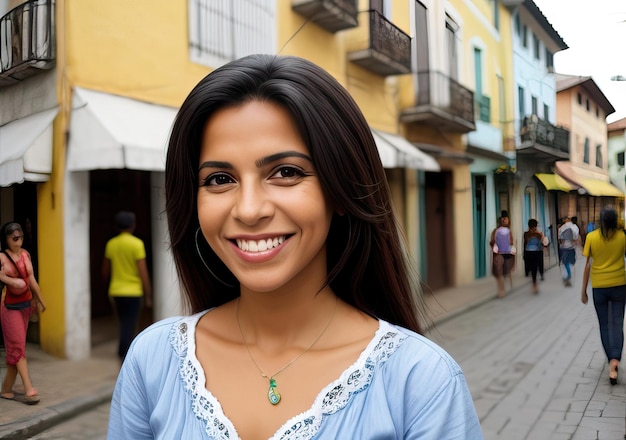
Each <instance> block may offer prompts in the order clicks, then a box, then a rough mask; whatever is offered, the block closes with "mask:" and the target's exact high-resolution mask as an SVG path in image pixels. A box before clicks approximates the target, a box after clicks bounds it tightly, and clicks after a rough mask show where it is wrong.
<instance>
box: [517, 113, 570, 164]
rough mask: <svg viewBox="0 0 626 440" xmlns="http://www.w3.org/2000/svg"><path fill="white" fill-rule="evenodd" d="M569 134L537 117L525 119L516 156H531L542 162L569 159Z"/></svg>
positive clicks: (563, 129)
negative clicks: (542, 160)
mask: <svg viewBox="0 0 626 440" xmlns="http://www.w3.org/2000/svg"><path fill="white" fill-rule="evenodd" d="M569 134H570V133H569V130H567V129H565V128H563V127H555V126H554V125H552V124H550V123H549V122H547V121H544V120H543V119H539V118H538V117H537V115H532V116H530V117H525V118H524V120H523V121H522V127H521V129H520V140H521V145H520V146H519V147H518V148H517V154H532V155H533V157H534V158H538V159H544V160H555V159H569Z"/></svg>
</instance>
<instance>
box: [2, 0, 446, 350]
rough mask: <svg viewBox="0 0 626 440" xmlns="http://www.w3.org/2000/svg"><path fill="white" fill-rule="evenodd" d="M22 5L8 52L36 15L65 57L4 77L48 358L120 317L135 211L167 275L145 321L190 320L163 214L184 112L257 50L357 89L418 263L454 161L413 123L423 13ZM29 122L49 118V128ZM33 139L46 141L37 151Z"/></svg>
mask: <svg viewBox="0 0 626 440" xmlns="http://www.w3.org/2000/svg"><path fill="white" fill-rule="evenodd" d="M9 3H10V4H8V5H4V4H3V3H1V2H0V14H2V16H7V17H9V18H8V20H9V21H10V22H11V23H12V24H13V25H14V26H13V29H15V36H13V37H11V41H3V43H2V44H3V47H8V45H10V44H13V43H15V42H16V41H18V39H19V38H24V35H25V34H24V33H23V32H22V31H21V30H20V29H19V28H18V27H17V26H15V24H16V23H18V21H20V20H22V19H23V17H30V16H31V15H32V14H33V13H31V12H29V11H35V10H36V11H38V12H37V14H41V15H42V17H43V16H45V17H48V18H49V24H48V27H47V28H44V29H39V28H37V29H38V32H40V33H41V34H42V40H45V41H44V42H43V43H41V45H42V50H43V49H45V48H50V47H52V48H54V50H55V51H54V52H53V53H50V54H48V64H41V63H39V61H40V60H39V59H38V58H37V57H35V56H32V55H31V56H30V58H31V59H29V65H28V66H27V69H26V70H27V74H28V75H26V76H24V75H23V74H20V73H19V72H18V71H19V69H21V68H22V67H20V66H21V64H20V65H19V66H18V64H14V65H13V64H9V67H8V68H7V69H3V70H2V71H0V86H2V87H0V99H1V100H2V103H3V105H2V106H1V108H2V110H1V111H0V128H1V129H2V130H3V131H2V132H0V134H6V133H8V132H7V131H6V127H9V128H10V129H11V131H10V134H11V136H12V138H13V139H15V140H19V142H20V145H21V146H20V148H21V150H20V151H21V155H20V154H18V159H19V160H18V161H17V162H19V163H17V162H16V161H15V160H13V159H11V160H9V159H7V160H5V159H4V158H3V159H2V160H1V161H0V165H1V166H2V167H4V166H8V164H11V166H12V168H11V170H12V173H13V174H10V175H7V178H6V179H4V180H2V182H1V184H2V185H3V187H4V188H2V190H0V201H2V209H1V210H0V214H1V215H2V221H3V222H4V221H6V220H8V219H10V218H16V219H17V218H18V215H17V214H20V215H22V213H24V214H23V215H22V217H20V221H23V222H26V221H27V220H28V221H31V222H32V225H33V227H34V228H35V231H34V232H33V238H34V241H35V242H34V243H33V249H35V250H36V255H37V261H38V278H39V281H40V285H41V288H42V292H43V294H44V295H45V298H46V301H47V305H48V310H47V311H46V312H45V313H44V314H43V316H42V317H41V322H40V332H39V334H40V343H41V345H42V347H43V349H44V350H46V351H48V352H50V353H52V354H55V355H57V356H61V357H67V358H71V359H79V358H84V357H87V356H89V352H90V347H91V343H92V340H91V332H90V329H91V327H92V324H93V325H96V324H94V323H97V322H99V318H106V317H107V316H110V315H111V313H112V311H111V307H110V305H109V301H108V298H107V295H106V286H105V285H104V282H103V281H102V280H101V276H100V267H101V263H102V256H103V252H104V245H105V243H106V240H107V239H108V238H110V237H111V236H112V235H113V234H114V230H113V216H114V214H115V213H116V212H117V211H118V210H120V209H129V210H133V211H134V212H135V213H136V214H137V228H136V231H135V232H136V235H138V236H139V237H141V238H143V239H144V241H145V242H146V247H147V254H148V262H149V269H150V272H151V274H152V277H153V283H154V297H155V300H154V311H153V315H151V316H144V317H143V322H142V324H147V323H149V322H151V321H152V320H156V319H160V318H163V317H165V316H169V315H172V314H176V313H179V312H180V301H179V296H178V295H179V293H178V287H177V283H176V277H175V273H174V269H173V263H172V261H171V258H170V256H169V253H168V251H167V248H168V238H167V230H166V229H167V228H166V222H165V216H164V214H163V210H164V197H163V180H164V173H163V171H164V157H165V148H166V143H167V137H168V134H169V129H170V127H171V123H172V121H173V119H174V117H175V115H176V109H177V107H178V106H179V105H180V104H181V102H182V101H183V99H184V98H185V97H186V96H187V94H188V92H189V91H190V90H191V88H192V87H193V86H194V85H195V84H196V83H197V82H198V81H199V80H200V79H201V78H202V77H203V76H205V75H206V74H208V73H209V72H210V71H211V70H213V69H214V68H216V67H218V66H219V65H221V64H224V63H225V62H228V61H229V60H231V59H234V58H238V57H240V56H243V55H246V54H248V53H255V52H265V53H278V54H294V55H299V56H302V57H305V58H308V59H310V60H312V61H314V62H316V63H318V64H320V65H321V66H323V67H324V68H325V69H327V70H328V71H329V72H331V74H333V75H334V76H335V77H336V78H337V79H338V80H339V81H340V82H341V83H342V84H344V86H345V87H346V88H347V89H348V90H349V91H350V93H351V94H352V95H353V96H354V97H355V99H356V101H357V102H358V104H359V105H360V106H361V108H362V109H363V112H364V114H365V116H366V118H367V120H368V121H369V122H370V125H371V127H372V130H373V135H374V137H375V140H376V142H377V145H378V147H379V151H380V154H381V159H382V160H383V164H384V165H385V167H386V168H387V170H388V178H389V183H390V185H391V188H392V192H393V197H394V205H395V209H396V211H397V214H398V216H399V218H400V219H401V222H402V223H403V224H404V225H405V227H406V230H407V235H408V237H409V239H410V241H411V250H412V252H413V253H414V254H415V255H416V257H419V245H420V242H419V237H418V235H419V233H420V232H421V231H423V230H424V228H423V227H420V211H419V203H420V196H421V194H420V191H421V192H423V186H420V185H422V184H423V182H420V181H419V179H420V178H423V176H424V173H427V174H428V172H434V171H437V170H439V164H438V163H437V162H436V161H435V160H433V158H432V157H430V156H428V155H427V154H424V153H423V152H421V151H420V150H419V149H418V148H416V147H415V146H414V145H412V144H411V143H409V142H408V141H407V139H406V138H405V137H403V136H405V135H408V134H409V133H410V130H409V129H408V127H409V126H410V124H411V122H409V123H408V125H407V124H401V123H400V121H401V120H402V116H401V113H402V111H404V110H403V109H406V108H407V107H415V105H414V104H410V105H408V106H407V105H404V106H403V105H402V104H403V101H405V100H406V93H405V92H404V91H402V88H403V86H407V85H408V86H409V87H410V86H411V84H412V82H414V81H415V80H416V75H414V74H411V73H410V72H411V71H414V69H415V65H414V58H415V56H414V55H413V54H414V51H415V50H416V47H415V44H414V41H415V39H413V40H412V39H411V35H412V34H414V32H415V31H416V27H415V26H416V25H415V20H412V17H415V12H416V11H415V10H414V6H412V5H413V2H411V1H408V0H407V1H402V2H400V1H398V2H393V7H390V5H391V3H389V2H385V4H384V5H383V4H382V3H383V2H371V3H372V4H371V5H370V2H369V1H366V0H360V1H357V0H343V1H336V2H328V1H324V2H322V1H302V0H276V1H275V2H273V1H267V0H220V1H218V0H178V1H172V0H135V1H132V2H127V1H122V0H110V1H106V2H104V1H101V0H81V1H67V0H30V1H26V2H24V1H13V2H9ZM329 5H331V7H329ZM2 6H4V9H5V10H2V9H1V7H2ZM14 7H15V8H17V9H19V10H20V11H21V12H19V14H21V15H19V16H18V15H16V14H15V11H14V9H13V8H14ZM25 11H26V12H25ZM29 14H30V15H29ZM235 16H236V19H235ZM38 23H39V22H35V21H33V25H34V26H35V27H37V26H40V25H39V24H38ZM38 63H39V64H38ZM410 94H411V95H412V96H413V97H415V93H414V92H411V93H410ZM25 97H26V98H29V99H28V100H25V99H24V98H25ZM38 97H39V98H41V99H39V100H38V99H37V98H38ZM5 103H8V105H5ZM413 110H415V109H413ZM413 110H409V113H411V112H412V113H411V114H414V113H415V112H418V113H419V110H415V111H413ZM410 117H413V116H410ZM29 118H35V119H37V121H36V122H37V124H35V125H36V127H37V130H35V131H33V127H35V125H33V123H32V119H29ZM31 132H32V134H33V135H34V134H37V135H38V138H37V139H34V140H33V139H31V137H32V136H30V137H29V136H28V134H29V133H31ZM39 135H41V136H44V137H45V139H43V140H42V139H39V138H40V137H41V136H39ZM2 139H3V140H4V137H2ZM22 150H23V151H22ZM40 150H41V151H43V152H44V153H45V154H40V153H39V152H40ZM0 151H4V145H3V146H2V148H0ZM46 155H47V156H49V160H48V162H46V163H45V164H43V165H42V166H40V167H39V168H38V167H37V166H35V165H37V164H36V163H35V162H36V161H34V160H33V158H32V157H30V156H35V158H37V159H45V157H44V156H46ZM14 162H15V163H14ZM33 164H34V165H33ZM46 166H47V168H46ZM20 167H21V168H20ZM1 170H2V169H0V171H1ZM20 173H21V174H20ZM2 176H3V174H2V173H0V177H2ZM420 176H421V177H420ZM420 188H422V189H420ZM450 194H454V191H453V190H450ZM18 197H19V198H20V201H19V202H17V201H15V199H17V198H18Z"/></svg>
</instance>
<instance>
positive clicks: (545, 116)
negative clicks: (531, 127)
mask: <svg viewBox="0 0 626 440" xmlns="http://www.w3.org/2000/svg"><path fill="white" fill-rule="evenodd" d="M543 120H544V121H549V120H550V108H549V107H548V104H544V105H543Z"/></svg>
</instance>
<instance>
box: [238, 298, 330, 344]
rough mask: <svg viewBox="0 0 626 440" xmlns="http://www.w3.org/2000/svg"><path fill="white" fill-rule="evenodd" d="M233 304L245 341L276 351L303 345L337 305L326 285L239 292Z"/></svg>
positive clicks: (324, 322)
mask: <svg viewBox="0 0 626 440" xmlns="http://www.w3.org/2000/svg"><path fill="white" fill-rule="evenodd" d="M238 301H239V303H238V305H237V308H238V309H239V310H238V313H239V321H240V323H241V327H242V329H243V332H244V333H245V337H246V339H247V341H248V343H249V344H250V345H251V346H252V345H256V346H258V347H259V348H260V349H261V350H268V351H274V350H277V351H280V350H282V349H284V348H285V347H288V346H306V345H307V344H309V343H310V342H311V340H313V338H315V336H317V334H318V333H319V331H321V329H322V328H323V327H324V326H325V325H326V324H327V323H328V321H329V320H330V319H331V316H333V313H334V309H335V308H336V307H337V301H338V299H337V298H336V296H335V294H334V293H333V292H332V290H331V289H330V288H329V287H326V288H324V289H323V290H322V291H320V292H319V293H317V292H311V293H309V294H302V295H300V294H298V293H295V292H292V293H291V294H289V293H283V294H281V293H251V292H245V291H242V293H241V296H240V298H239V299H238Z"/></svg>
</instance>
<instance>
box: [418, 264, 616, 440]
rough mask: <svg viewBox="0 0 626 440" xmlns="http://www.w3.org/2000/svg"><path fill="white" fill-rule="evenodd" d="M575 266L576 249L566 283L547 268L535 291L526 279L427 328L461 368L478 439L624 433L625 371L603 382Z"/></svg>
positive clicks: (570, 438)
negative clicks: (479, 429) (478, 426)
mask: <svg viewBox="0 0 626 440" xmlns="http://www.w3.org/2000/svg"><path fill="white" fill-rule="evenodd" d="M583 267H584V258H583V257H580V256H579V257H578V259H577V265H576V268H575V273H574V279H575V281H574V282H573V287H567V288H566V287H563V283H562V281H561V278H560V273H559V268H558V267H555V268H553V269H551V270H550V271H548V272H546V274H545V281H542V282H540V293H539V294H538V295H533V294H531V293H530V285H529V286H528V287H524V288H522V289H518V290H517V291H514V292H513V293H511V294H509V295H508V296H507V297H506V298H503V299H498V300H493V301H489V302H487V303H485V304H483V305H481V306H479V307H477V308H474V309H472V310H469V311H467V312H466V313H463V314H461V315H459V316H457V317H455V318H453V319H450V320H448V321H446V322H443V323H441V324H439V325H438V326H437V327H436V329H435V330H433V331H432V332H431V333H430V334H429V336H430V337H431V338H432V339H433V340H435V341H436V342H438V343H439V344H440V345H442V346H443V347H444V348H445V349H446V350H447V351H448V352H449V353H450V354H451V355H452V356H453V357H454V358H455V359H456V360H457V362H459V364H460V365H461V367H462V368H463V371H464V372H465V375H466V378H467V382H468V384H469V387H470V390H471V392H472V396H473V398H474V402H475V405H476V410H477V412H478V416H479V418H480V421H481V426H482V428H483V433H484V436H485V439H486V440H495V439H507V440H517V439H528V440H544V439H545V440H566V439H567V440H579V439H580V440H583V439H584V440H593V439H611V440H616V439H623V438H625V437H624V432H625V413H626V412H625V410H626V405H625V399H626V385H625V384H626V377H624V376H622V377H620V380H619V381H618V384H617V385H616V386H613V387H612V386H611V385H610V384H609V380H608V366H607V362H606V358H605V355H604V351H603V349H602V345H601V342H600V333H599V330H598V324H597V317H596V315H595V309H594V306H593V303H592V296H591V294H590V295H589V298H590V303H589V304H587V305H586V306H585V305H583V304H582V303H581V302H580V286H581V279H582V269H583ZM517 270H522V268H521V267H520V266H519V265H518V268H517ZM494 283H495V280H494ZM589 290H590V288H589ZM589 293H590V292H589Z"/></svg>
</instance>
